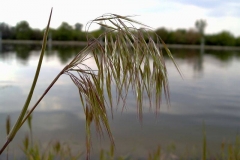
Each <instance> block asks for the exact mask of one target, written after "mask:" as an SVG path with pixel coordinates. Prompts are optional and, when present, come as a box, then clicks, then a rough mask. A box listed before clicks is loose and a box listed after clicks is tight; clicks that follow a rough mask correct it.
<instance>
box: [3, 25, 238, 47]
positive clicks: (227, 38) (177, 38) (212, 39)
mask: <svg viewBox="0 0 240 160" xmlns="http://www.w3.org/2000/svg"><path fill="white" fill-rule="evenodd" d="M82 27H83V25H82V24H80V23H76V24H75V25H73V26H72V25H70V24H68V23H67V22H62V24H61V25H60V26H59V27H58V28H56V29H53V28H51V29H50V35H51V38H52V40H56V41H86V32H85V31H83V30H82ZM0 31H1V36H2V39H8V40H42V37H43V30H40V29H33V28H31V27H30V25H29V24H28V22H27V21H21V22H19V23H17V24H16V26H14V27H12V26H10V25H8V24H6V23H4V22H3V23H0ZM103 31H104V28H99V29H98V30H95V31H91V32H90V34H91V35H92V36H94V37H98V36H99V35H100V34H101V33H103ZM149 32H150V31H149ZM155 33H156V34H157V35H159V36H160V37H161V38H162V39H163V40H164V42H165V43H167V44H192V45H198V44H200V43H201V33H199V31H198V30H197V29H188V30H186V29H177V30H168V29H166V28H164V27H162V28H158V29H156V30H155ZM150 34H152V33H150ZM204 39H205V44H206V45H221V46H240V36H239V37H235V36H234V35H233V34H232V33H230V32H229V31H222V32H219V33H216V34H205V36H204Z"/></svg>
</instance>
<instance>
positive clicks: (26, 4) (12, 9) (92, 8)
mask: <svg viewBox="0 0 240 160" xmlns="http://www.w3.org/2000/svg"><path fill="white" fill-rule="evenodd" d="M51 7H53V16H52V21H51V27H52V28H57V27H58V26H60V24H61V23H62V22H67V23H69V24H70V25H74V24H75V23H77V22H78V23H81V24H83V25H86V24H87V22H89V21H90V20H93V19H95V18H97V17H99V16H101V15H103V14H106V13H115V14H120V15H123V16H126V15H131V16H132V15H135V17H133V19H135V20H138V21H140V22H142V23H144V24H146V25H148V26H151V27H152V28H153V29H157V28H160V27H165V28H167V29H169V30H176V29H179V28H181V29H191V28H195V22H196V20H199V19H204V20H206V22H207V27H206V30H205V32H206V33H207V34H214V33H219V32H221V31H223V30H226V31H229V32H231V33H232V34H233V35H234V36H240V9H239V8H240V0H85V1H83V0H21V1H20V0H5V1H4V0H2V1H1V3H0V22H5V23H7V24H9V25H11V26H15V25H16V24H17V22H20V21H22V20H26V21H27V22H28V23H29V24H30V26H31V27H32V28H39V29H43V28H44V27H45V26H46V24H47V20H48V16H49V13H50V10H51Z"/></svg>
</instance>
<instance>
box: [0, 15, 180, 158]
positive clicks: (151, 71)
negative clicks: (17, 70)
mask: <svg viewBox="0 0 240 160" xmlns="http://www.w3.org/2000/svg"><path fill="white" fill-rule="evenodd" d="M51 13H52V12H51ZM51 13H50V17H49V21H48V25H47V28H46V31H45V34H44V38H43V45H42V50H41V54H40V58H39V64H38V67H37V69H36V74H35V77H34V81H33V84H32V87H31V90H30V92H29V95H28V98H27V100H26V103H25V105H24V107H23V109H22V112H21V114H20V116H19V119H18V120H17V122H16V124H15V125H14V127H13V129H12V130H11V132H10V133H9V134H8V138H7V142H6V143H5V145H4V146H3V147H2V149H1V151H0V153H2V152H3V151H4V149H5V148H6V147H7V145H8V144H9V143H10V142H11V140H12V139H13V138H14V136H15V134H16V133H17V131H18V130H19V129H20V128H21V126H22V125H23V123H24V122H25V121H26V120H27V119H29V116H30V115H31V114H32V112H33V111H34V109H35V108H36V107H37V106H38V104H39V103H40V102H41V100H42V99H43V97H44V96H45V95H46V94H47V93H48V91H49V90H50V89H51V88H52V86H53V85H54V84H55V83H56V82H57V80H58V78H59V77H60V76H61V75H63V74H65V75H68V76H69V77H70V78H71V80H72V82H73V83H74V84H75V85H76V87H77V89H78V90H79V97H80V101H81V104H82V106H83V109H84V113H85V117H86V128H85V129H86V149H87V158H89V156H90V154H89V153H90V145H91V130H90V125H92V124H93V123H94V124H95V127H96V130H97V131H98V133H99V135H100V137H101V136H102V134H103V131H104V130H105V131H106V132H107V134H108V137H109V138H110V140H111V143H112V146H114V140H113V137H112V133H111V129H110V126H109V123H108V115H107V109H108V108H110V109H111V111H112V110H113V107H117V106H118V105H120V104H121V103H120V102H123V106H122V107H123V108H124V107H125V103H126V98H127V95H128V92H129V90H131V91H133V92H134V95H135V99H136V102H137V105H136V107H137V111H138V117H139V119H140V120H142V112H143V106H142V104H143V97H144V95H147V97H148V103H149V104H150V108H152V107H154V108H155V110H156V113H157V112H158V111H159V108H160V104H161V99H162V92H163V93H164V95H165V96H164V97H165V99H166V101H167V102H168V104H169V103H170V95H169V84H168V78H167V69H166V66H165V61H164V57H163V51H162V46H163V48H164V49H165V51H166V53H167V54H168V56H169V57H170V58H171V59H172V61H173V63H174V64H175V66H176V68H177V69H178V67H177V65H176V63H175V62H174V59H173V56H172V54H171V52H170V50H169V49H168V48H167V46H166V44H165V43H164V42H163V41H162V39H161V38H160V37H159V36H158V35H157V34H151V35H150V34H149V32H148V31H149V30H151V29H150V28H149V27H148V26H146V25H143V24H142V23H139V22H137V21H135V20H132V19H130V17H129V16H120V15H117V14H105V15H103V16H100V17H98V18H96V19H94V20H92V21H90V22H89V23H88V24H87V27H86V30H89V28H90V27H91V25H92V24H93V23H96V24H99V25H100V26H101V27H102V28H104V33H102V34H101V35H100V36H99V37H91V35H90V34H89V35H87V40H88V45H87V46H86V47H85V48H83V49H82V50H81V51H80V52H79V53H78V54H77V55H76V56H75V57H74V58H73V60H72V61H71V62H70V63H69V64H67V65H66V66H65V67H64V68H63V69H62V70H61V71H60V72H59V74H58V75H57V76H56V77H55V79H54V80H53V81H52V83H51V84H50V85H49V86H48V87H47V88H46V90H45V92H44V93H43V94H42V96H41V97H40V98H39V100H38V101H37V102H36V103H35V105H34V106H33V107H32V108H31V109H30V110H29V112H28V113H27V114H26V111H27V109H28V105H29V103H30V101H31V97H32V94H33V91H34V87H35V85H36V82H37V78H38V75H39V72H40V67H41V62H42V59H43V55H44V51H45V48H46V43H47V34H48V30H49V24H50V19H51ZM136 25H140V26H142V27H141V28H140V29H139V28H137V27H135V26H136ZM145 39H147V41H146V40H145ZM153 39H154V40H156V41H154V40H153ZM102 41H103V42H102ZM89 57H93V58H94V60H95V62H96V65H97V70H92V69H91V68H90V67H89V66H87V65H86V64H85V63H84V62H85V61H86V60H87V59H89ZM179 73H180V71H179ZM112 84H115V85H116V88H115V90H116V93H117V97H116V98H117V104H116V105H114V104H113V98H114V97H112V93H111V92H112V88H111V87H112ZM105 89H106V92H107V94H105ZM112 116H113V114H112ZM30 128H31V126H30Z"/></svg>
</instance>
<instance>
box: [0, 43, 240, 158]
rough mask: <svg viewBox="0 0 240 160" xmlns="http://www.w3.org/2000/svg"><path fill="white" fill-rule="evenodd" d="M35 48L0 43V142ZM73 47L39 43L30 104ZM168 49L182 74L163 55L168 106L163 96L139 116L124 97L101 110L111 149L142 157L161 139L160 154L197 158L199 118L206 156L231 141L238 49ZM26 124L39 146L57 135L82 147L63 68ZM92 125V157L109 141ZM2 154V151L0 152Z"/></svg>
mask: <svg viewBox="0 0 240 160" xmlns="http://www.w3.org/2000/svg"><path fill="white" fill-rule="evenodd" d="M40 48H41V46H37V45H36V46H34V45H6V44H3V45H2V47H1V51H0V68H1V71H0V128H1V130H0V145H3V144H4V142H5V140H6V139H5V138H6V131H5V121H6V117H7V115H10V116H11V121H12V124H13V123H14V122H15V121H16V118H17V115H18V114H19V112H20V110H21V107H22V106H23V104H24V102H25V99H26V97H27V94H28V91H29V89H30V86H31V83H32V80H33V76H34V74H35V69H36V66H37V63H38V58H39V53H40ZM81 49H82V47H79V46H78V47H73V46H53V47H51V48H50V47H49V48H48V49H47V51H46V54H45V57H44V60H43V64H42V70H41V72H40V76H39V79H38V82H37V86H36V88H35V92H34V94H33V98H32V101H31V104H30V107H31V106H33V104H34V103H35V102H36V101H37V100H38V98H39V97H40V96H41V94H42V93H43V92H44V91H45V89H46V88H47V86H48V85H49V84H50V83H51V81H52V80H53V79H54V78H55V76H56V75H57V74H58V73H59V72H60V71H61V70H62V68H63V67H64V66H65V65H66V64H67V63H68V62H70V60H71V59H72V58H73V57H74V55H76V53H78V52H79V51H80V50H81ZM171 51H172V53H173V55H174V58H175V60H176V62H177V64H178V66H179V68H180V69H181V72H182V75H183V77H181V76H180V75H179V73H178V71H177V70H176V68H175V67H174V64H173V63H172V62H171V61H170V60H169V59H168V58H167V57H166V59H165V60H166V65H167V69H168V77H169V85H170V100H171V101H170V102H171V106H170V107H168V106H167V105H166V101H164V100H163V102H162V105H161V108H160V113H159V114H158V115H157V116H156V114H155V111H154V109H153V110H149V108H148V107H146V108H144V114H143V120H142V122H140V121H139V120H138V117H137V110H136V103H135V101H133V100H128V101H127V105H126V109H124V110H123V111H122V109H121V108H120V107H119V108H118V109H114V113H113V119H111V116H110V115H109V123H110V125H111V130H112V133H113V137H114V140H115V147H116V149H115V152H116V155H117V156H118V155H131V156H135V157H138V158H143V157H147V156H148V153H149V152H153V151H154V150H156V149H157V147H158V146H161V148H162V152H163V153H170V152H171V153H172V154H175V155H177V156H179V157H181V156H182V157H184V156H185V157H186V156H189V157H195V156H196V157H198V156H200V155H201V153H202V148H201V147H202V139H203V131H204V129H203V123H205V131H206V135H207V150H208V152H209V153H210V154H211V155H216V154H219V153H220V151H221V144H222V143H235V139H236V136H237V135H238V134H239V132H240V51H220V50H205V51H204V53H200V51H199V50H195V49H172V50H171ZM86 64H88V65H89V66H94V61H93V60H92V59H88V61H87V62H86ZM129 96H131V95H129ZM113 97H114V96H113ZM146 106H148V105H147V104H146ZM32 125H33V137H34V140H36V141H38V142H39V143H40V144H41V146H42V147H46V146H47V145H48V144H49V142H50V141H56V140H60V141H61V142H64V143H68V144H69V145H71V147H73V148H74V149H73V150H75V152H76V150H77V151H79V150H80V151H81V152H84V151H85V116H84V113H83V109H82V106H81V103H80V99H79V94H78V90H77V88H76V87H75V85H74V84H73V83H72V81H71V79H70V78H69V77H68V76H67V75H62V76H61V77H60V79H59V80H58V81H57V83H56V84H55V85H54V87H53V88H52V89H51V90H50V92H49V93H48V94H47V96H46V97H45V98H44V99H43V100H42V101H41V103H40V104H39V106H38V107H37V109H36V110H35V111H34V113H33V124H32ZM92 129H93V133H92V145H93V147H92V153H91V155H92V157H98V156H99V151H100V149H101V148H103V149H105V150H109V147H110V143H109V139H108V136H107V134H105V135H104V137H102V138H99V137H98V136H97V135H96V134H95V133H96V132H95V130H94V127H93V128H92ZM26 134H29V129H28V127H27V125H24V126H23V127H22V128H21V130H20V131H19V133H18V134H17V135H16V137H15V139H14V140H13V142H12V143H11V145H10V147H9V154H10V155H11V156H12V157H14V156H15V157H21V154H22V151H21V148H20V147H21V146H22V145H23V144H22V140H23V139H24V137H25V135H26ZM5 153H6V152H5ZM5 156H6V155H4V154H3V155H2V156H0V159H5ZM83 157H84V156H83ZM96 159H97V158H96ZM143 159H144V158H143Z"/></svg>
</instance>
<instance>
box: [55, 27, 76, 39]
mask: <svg viewBox="0 0 240 160" xmlns="http://www.w3.org/2000/svg"><path fill="white" fill-rule="evenodd" d="M53 34H55V35H53V37H54V38H55V40H61V41H66V40H73V27H72V26H71V25H69V24H68V23H67V22H62V24H61V25H60V26H59V27H58V28H57V30H56V31H55V32H53Z"/></svg>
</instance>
